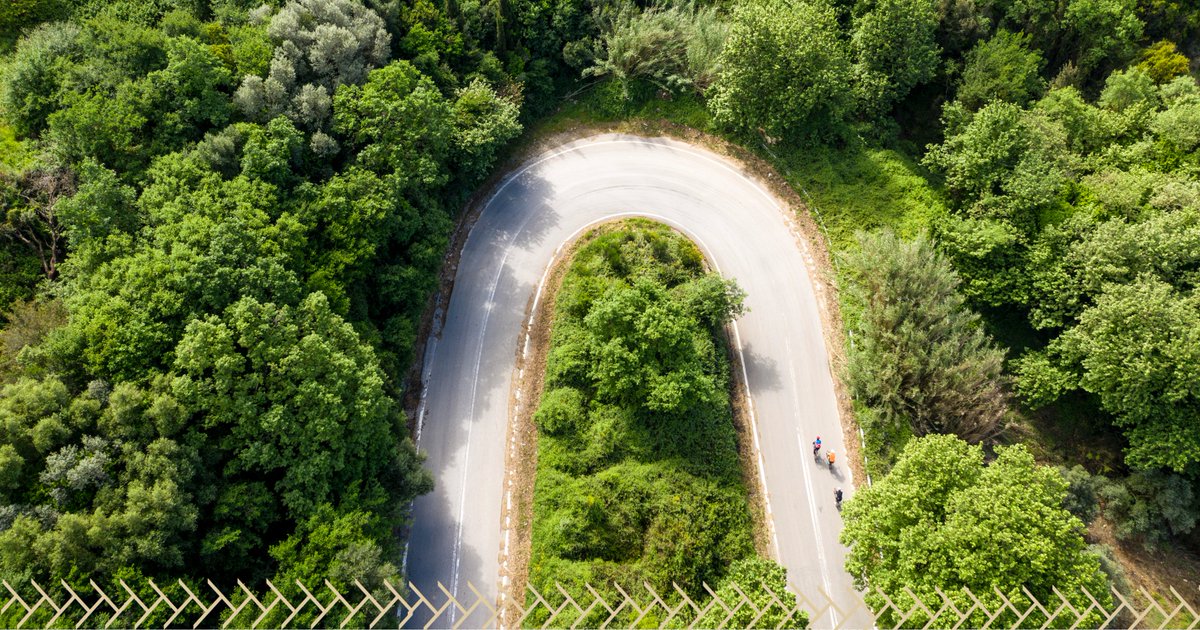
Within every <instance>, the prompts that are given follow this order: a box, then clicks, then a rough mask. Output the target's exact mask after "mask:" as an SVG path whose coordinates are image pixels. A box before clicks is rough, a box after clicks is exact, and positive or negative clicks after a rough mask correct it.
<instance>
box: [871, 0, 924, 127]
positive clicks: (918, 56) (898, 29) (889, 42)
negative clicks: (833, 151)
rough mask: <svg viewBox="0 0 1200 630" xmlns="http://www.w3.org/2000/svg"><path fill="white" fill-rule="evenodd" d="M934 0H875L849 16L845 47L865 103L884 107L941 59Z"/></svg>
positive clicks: (875, 108)
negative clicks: (851, 23) (849, 31)
mask: <svg viewBox="0 0 1200 630" xmlns="http://www.w3.org/2000/svg"><path fill="white" fill-rule="evenodd" d="M937 25H938V22H937V13H936V10H935V7H934V2H933V0H878V1H876V2H873V3H871V9H870V10H869V11H867V12H866V13H864V14H862V15H859V16H856V17H855V19H854V29H853V35H852V37H851V40H850V47H851V50H852V51H853V55H854V59H855V65H854V69H855V75H856V77H857V80H858V85H859V90H860V91H861V93H862V98H863V102H864V105H865V106H866V108H867V110H868V111H870V112H876V113H882V112H886V111H888V110H889V109H890V108H891V106H892V105H893V104H894V103H896V102H897V101H900V100H902V99H903V98H904V97H905V96H907V95H908V92H909V91H910V90H912V88H913V87H915V86H917V85H920V84H921V83H924V82H926V81H928V80H929V79H931V78H933V75H934V74H935V73H936V72H937V70H938V66H939V65H940V63H941V49H940V48H939V47H938V45H937V42H936V41H935V38H934V35H935V32H936V30H937Z"/></svg>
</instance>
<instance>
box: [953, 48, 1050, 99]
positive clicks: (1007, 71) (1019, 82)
mask: <svg viewBox="0 0 1200 630" xmlns="http://www.w3.org/2000/svg"><path fill="white" fill-rule="evenodd" d="M1042 63H1043V62H1042V56H1041V54H1040V53H1039V52H1038V51H1037V50H1031V49H1030V48H1029V37H1028V36H1027V35H1022V34H1020V33H1011V32H1009V31H1006V30H1000V31H997V33H996V34H995V35H994V36H993V37H992V38H991V39H989V40H987V41H983V42H979V44H978V45H976V46H975V48H973V49H971V51H970V52H968V53H967V56H966V64H965V65H964V67H963V71H962V77H961V79H960V80H959V85H958V92H957V93H956V94H955V96H956V98H957V99H958V102H960V103H962V104H963V106H964V107H966V108H967V109H969V110H971V111H976V110H978V109H979V108H981V107H983V106H984V105H987V104H988V103H990V102H992V101H997V100H999V101H1006V102H1009V103H1015V104H1017V105H1025V104H1027V103H1029V102H1030V101H1031V100H1033V99H1034V98H1037V97H1038V96H1039V95H1040V94H1041V92H1042V90H1043V89H1045V82H1044V81H1043V80H1042V78H1041V76H1040V72H1041V69H1042Z"/></svg>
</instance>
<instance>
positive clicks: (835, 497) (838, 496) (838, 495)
mask: <svg viewBox="0 0 1200 630" xmlns="http://www.w3.org/2000/svg"><path fill="white" fill-rule="evenodd" d="M833 500H834V501H837V508H838V509H839V510H840V509H842V489H841V488H838V489H837V490H834V491H833Z"/></svg>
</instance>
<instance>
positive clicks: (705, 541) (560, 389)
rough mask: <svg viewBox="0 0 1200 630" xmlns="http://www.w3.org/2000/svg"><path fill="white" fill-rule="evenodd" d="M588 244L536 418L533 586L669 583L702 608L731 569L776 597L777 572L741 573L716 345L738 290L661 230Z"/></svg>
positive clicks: (562, 292)
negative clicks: (700, 598)
mask: <svg viewBox="0 0 1200 630" xmlns="http://www.w3.org/2000/svg"><path fill="white" fill-rule="evenodd" d="M585 239H586V240H585V242H584V243H583V244H582V245H581V246H580V247H579V249H578V250H577V251H576V253H575V254H574V256H573V258H572V259H571V262H570V265H569V267H568V268H567V271H566V273H565V275H564V277H563V280H562V285H561V287H560V288H559V289H558V294H557V297H556V299H555V306H554V319H553V331H552V335H551V343H550V349H549V354H548V356H547V361H546V376H545V382H544V394H543V395H542V400H541V403H540V405H539V407H538V409H537V412H536V413H535V415H534V420H535V421H536V423H537V426H538V470H537V476H536V486H535V490H534V509H533V545H532V546H533V556H532V558H531V560H530V575H529V580H530V584H531V585H532V586H534V587H536V588H538V589H539V590H541V589H546V588H554V584H556V583H561V584H564V585H568V588H576V587H578V588H583V585H584V584H585V583H586V584H592V585H593V586H594V587H596V588H601V585H607V586H606V588H609V589H611V588H613V587H612V586H611V585H612V584H613V583H616V584H640V583H642V582H647V583H649V584H651V585H652V586H653V587H654V588H655V589H658V590H659V592H660V593H662V592H670V591H671V590H672V589H671V585H672V584H673V583H674V584H678V585H679V586H680V587H681V588H683V589H684V590H685V591H686V592H688V593H690V594H703V593H704V592H705V591H704V587H703V585H704V584H710V585H714V586H716V585H720V584H722V583H723V578H725V576H726V575H727V573H728V572H729V571H730V567H731V566H734V567H741V568H740V569H738V571H741V572H742V573H745V574H746V575H747V576H753V577H754V578H755V580H754V581H755V583H754V584H753V586H754V587H757V586H758V584H757V582H759V581H761V580H762V579H766V581H767V582H768V583H769V584H770V585H771V587H772V588H773V589H775V590H776V593H782V592H783V591H780V590H778V589H779V588H781V587H783V585H784V579H783V574H782V572H781V571H774V570H772V569H770V568H769V567H768V568H764V567H762V566H760V564H762V561H753V562H750V561H749V560H748V559H750V558H753V557H754V553H755V552H754V547H753V543H752V539H751V521H750V511H749V507H748V505H747V496H746V488H745V486H744V485H743V482H742V477H741V468H740V465H739V462H738V452H737V445H736V439H737V435H736V431H735V429H734V425H733V416H732V409H731V407H730V401H729V393H728V388H729V364H728V360H727V358H726V356H725V348H724V342H723V340H722V337H721V330H722V328H723V327H724V325H725V324H726V323H727V322H728V321H730V320H731V319H733V318H735V317H737V316H738V315H739V314H740V313H741V305H742V297H743V294H742V292H741V290H740V289H738V288H737V285H736V284H734V283H733V282H732V281H730V280H724V279H722V278H721V277H720V276H717V275H715V274H711V273H706V272H705V269H704V261H703V259H702V257H701V255H700V252H699V250H698V249H697V248H696V247H695V245H693V244H692V243H691V242H689V241H688V240H687V239H685V238H684V237H682V236H681V235H679V234H677V233H675V232H673V231H671V230H670V229H669V228H667V227H665V226H662V225H659V224H654V223H650V222H648V221H642V220H637V221H630V222H626V223H623V224H617V225H610V226H607V227H603V228H599V229H598V230H597V232H596V233H593V234H590V235H588V236H585ZM747 562H750V564H746V563H747ZM613 594H616V591H613ZM597 614H599V613H597ZM604 614H607V613H604ZM630 614H633V613H632V612H631V613H630ZM603 618H604V617H598V618H597V619H596V620H594V621H593V622H592V623H597V622H598V621H602V620H603ZM572 622H573V621H572V620H566V619H558V618H556V619H555V623H557V624H562V623H572ZM539 623H540V622H539ZM583 623H584V625H587V624H588V621H587V620H584V622H583Z"/></svg>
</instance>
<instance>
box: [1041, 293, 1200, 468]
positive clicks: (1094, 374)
mask: <svg viewBox="0 0 1200 630" xmlns="http://www.w3.org/2000/svg"><path fill="white" fill-rule="evenodd" d="M1052 350H1053V351H1054V352H1055V353H1057V354H1059V355H1060V356H1061V358H1062V360H1061V365H1062V366H1063V368H1065V369H1066V370H1068V371H1069V372H1070V373H1072V374H1074V375H1075V378H1077V379H1078V381H1077V382H1078V386H1079V387H1081V388H1082V389H1084V390H1086V391H1089V392H1091V393H1093V394H1095V395H1096V396H1097V397H1098V398H1099V400H1100V403H1101V405H1103V406H1104V408H1105V409H1106V410H1108V411H1109V412H1110V413H1112V414H1113V415H1114V417H1115V420H1116V423H1117V425H1118V426H1121V427H1122V428H1124V430H1125V436H1126V438H1127V439H1128V441H1129V449H1128V451H1127V453H1126V461H1128V462H1129V463H1130V464H1131V465H1134V466H1138V467H1141V468H1155V467H1165V468H1170V469H1172V470H1175V471H1177V472H1183V471H1185V470H1187V469H1188V468H1189V467H1190V466H1192V465H1194V464H1195V463H1196V462H1198V461H1200V432H1197V431H1196V425H1195V419H1196V417H1197V414H1198V413H1200V389H1198V384H1200V304H1198V302H1197V298H1196V297H1195V295H1189V294H1182V295H1181V294H1178V293H1176V292H1175V290H1174V289H1173V288H1172V287H1171V286H1170V285H1169V284H1166V283H1164V282H1162V281H1161V280H1158V279H1155V278H1153V277H1151V276H1146V275H1143V276H1139V277H1138V278H1137V279H1135V280H1134V281H1133V282H1132V283H1130V284H1111V285H1108V286H1106V288H1105V289H1104V290H1103V292H1102V293H1101V294H1100V295H1099V296H1098V297H1097V298H1096V303H1095V306H1093V307H1091V308H1089V309H1087V310H1085V311H1084V312H1083V313H1082V315H1080V318H1079V324H1078V325H1077V326H1075V327H1073V328H1071V329H1069V330H1067V331H1066V332H1065V333H1063V335H1062V336H1061V337H1060V338H1059V340H1058V341H1057V342H1056V344H1055V345H1054V346H1052Z"/></svg>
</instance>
